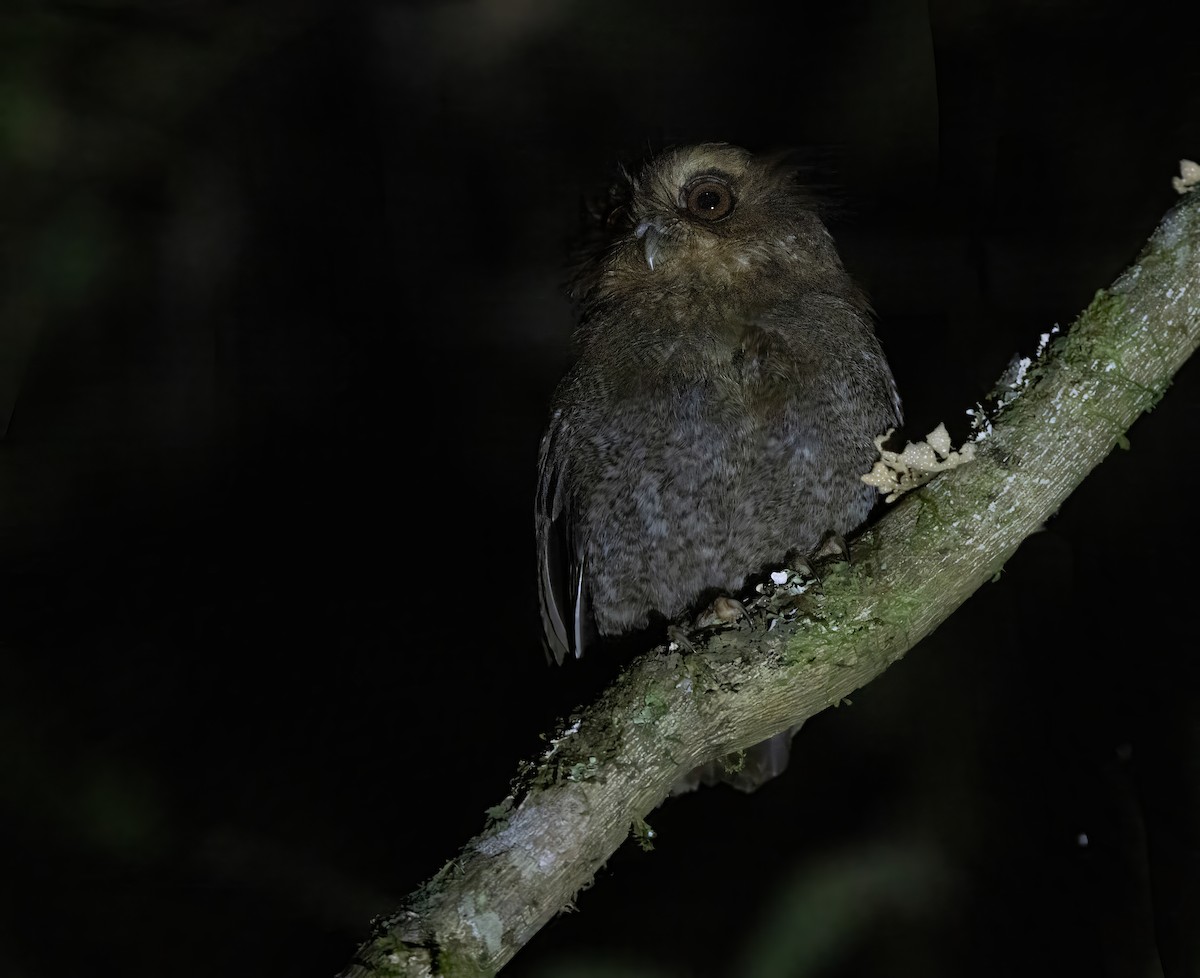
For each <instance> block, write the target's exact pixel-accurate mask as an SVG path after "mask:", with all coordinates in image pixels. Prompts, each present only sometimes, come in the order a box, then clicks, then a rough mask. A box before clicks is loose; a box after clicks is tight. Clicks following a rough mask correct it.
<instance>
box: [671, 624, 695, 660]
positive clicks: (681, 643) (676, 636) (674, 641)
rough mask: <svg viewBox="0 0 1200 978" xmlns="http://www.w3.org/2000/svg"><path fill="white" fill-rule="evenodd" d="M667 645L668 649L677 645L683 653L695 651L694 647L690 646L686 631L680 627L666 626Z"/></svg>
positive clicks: (690, 642) (690, 641)
mask: <svg viewBox="0 0 1200 978" xmlns="http://www.w3.org/2000/svg"><path fill="white" fill-rule="evenodd" d="M667 645H668V647H669V646H672V645H677V646H678V647H679V648H681V649H682V650H683V651H684V652H688V653H691V652H695V651H696V646H694V645H693V644H692V640H691V638H690V637H689V632H688V630H687V629H686V628H684V627H683V626H682V625H668V626H667Z"/></svg>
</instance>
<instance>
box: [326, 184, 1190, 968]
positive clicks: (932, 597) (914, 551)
mask: <svg viewBox="0 0 1200 978" xmlns="http://www.w3.org/2000/svg"><path fill="white" fill-rule="evenodd" d="M1198 342H1200V193H1192V194H1189V195H1188V196H1187V197H1185V198H1184V200H1183V201H1181V203H1180V204H1179V205H1178V206H1177V207H1176V208H1174V209H1173V210H1172V211H1171V212H1170V213H1168V214H1167V216H1166V217H1165V218H1164V220H1163V222H1162V223H1161V224H1160V225H1159V227H1158V229H1157V230H1156V231H1155V233H1154V235H1153V236H1152V237H1151V239H1150V241H1149V243H1148V244H1147V246H1146V248H1145V249H1144V251H1143V253H1142V254H1141V256H1140V257H1139V258H1138V260H1137V262H1136V263H1135V264H1134V265H1133V266H1132V267H1131V268H1129V269H1128V270H1127V271H1126V272H1125V273H1124V274H1123V275H1121V277H1120V278H1119V279H1118V280H1117V281H1116V282H1115V283H1114V284H1113V286H1112V287H1111V288H1110V289H1108V290H1106V291H1102V292H1099V293H1097V295H1096V298H1095V300H1094V301H1093V302H1092V304H1091V306H1090V307H1089V308H1088V309H1087V310H1086V311H1085V312H1084V313H1083V314H1082V315H1081V316H1080V317H1079V319H1078V320H1077V321H1076V322H1075V324H1074V325H1073V326H1072V328H1071V329H1070V331H1069V332H1068V333H1067V334H1065V335H1064V336H1061V337H1058V338H1056V339H1055V340H1054V341H1053V342H1052V343H1049V344H1048V348H1047V349H1046V350H1045V351H1044V353H1043V354H1042V355H1041V356H1040V357H1039V358H1038V359H1037V361H1036V362H1034V363H1032V364H1030V365H1029V367H1028V370H1027V371H1024V374H1023V379H1021V380H1020V381H1019V382H1017V383H1016V384H1015V386H1011V387H1010V388H1009V390H1010V392H1011V399H1010V400H1009V401H1008V403H1005V404H1002V405H1001V406H1000V407H999V408H998V409H997V410H996V412H995V413H994V414H993V415H992V417H991V418H990V420H989V421H988V422H986V423H985V425H984V426H983V427H982V429H981V430H980V431H979V432H977V436H976V442H975V453H976V459H975V461H974V462H972V463H970V464H967V465H963V466H961V467H959V468H956V469H954V470H952V471H949V472H947V473H945V474H943V475H941V476H939V477H938V478H937V479H936V480H934V481H933V482H930V483H929V484H928V485H926V486H924V487H922V488H920V489H918V490H916V491H915V492H911V493H909V494H908V495H907V496H905V497H904V498H903V499H902V500H901V501H900V502H899V503H897V504H896V505H895V506H894V508H892V509H891V510H890V511H889V512H888V513H887V514H886V515H885V516H884V517H883V518H882V519H881V520H879V521H878V522H877V523H876V524H875V525H874V526H873V527H871V528H870V529H868V530H867V531H865V532H864V533H863V534H861V535H860V536H859V537H858V538H857V539H856V540H854V541H853V544H852V550H853V553H854V558H855V563H854V565H853V566H851V567H848V568H843V569H841V570H840V571H838V572H837V573H833V574H831V575H830V576H828V577H827V578H826V580H825V581H824V582H823V584H822V587H821V589H820V593H819V594H811V593H810V594H806V595H804V596H802V597H800V598H799V602H800V604H799V605H798V607H797V608H796V609H794V610H796V611H798V612H800V613H799V614H795V615H793V614H791V613H790V612H785V611H780V609H779V608H778V606H776V608H775V611H776V613H777V615H776V620H774V621H770V622H768V618H770V617H771V616H767V615H756V616H755V623H754V625H753V626H751V625H743V626H742V627H740V628H738V629H732V630H727V631H723V632H718V633H715V634H713V635H712V636H711V637H710V638H709V639H708V641H706V642H704V643H703V644H702V645H701V646H699V647H698V651H697V652H696V653H695V654H689V655H686V656H685V655H680V654H678V653H675V652H670V651H668V650H665V649H661V648H660V649H656V650H655V651H653V652H651V653H649V654H647V655H644V656H642V657H641V658H639V659H637V660H636V661H635V662H634V663H633V664H632V665H630V666H629V667H628V668H627V669H626V670H625V671H624V672H623V673H622V674H621V675H620V677H619V678H618V679H617V680H616V681H615V682H614V683H613V684H612V685H611V686H610V687H609V689H608V690H607V691H606V692H605V693H604V694H603V695H602V696H601V698H600V699H599V700H598V701H597V702H596V703H595V704H594V705H593V706H591V707H590V708H589V709H587V710H586V711H584V712H583V713H581V714H579V715H577V716H575V717H572V722H571V725H570V726H569V727H568V728H567V729H565V730H563V731H560V732H559V733H558V734H557V735H556V736H555V737H554V738H552V739H551V740H550V744H551V746H550V748H549V749H548V750H547V751H546V752H545V754H544V755H543V756H542V758H540V759H539V760H538V762H537V763H536V764H523V765H522V767H521V769H520V771H519V774H518V777H517V779H516V781H515V782H514V795H513V796H510V798H509V799H506V802H505V804H504V805H502V806H498V807H497V809H495V810H493V813H492V814H493V817H492V818H491V819H490V820H489V824H488V825H487V827H486V828H485V829H484V830H483V831H482V832H481V833H480V834H479V835H478V836H476V837H475V838H473V839H471V840H470V841H469V842H468V843H467V844H466V845H465V846H464V847H463V848H462V850H461V851H460V852H459V854H458V856H457V857H456V858H455V859H454V860H452V861H451V862H450V863H448V864H447V865H446V866H445V867H444V868H443V869H442V870H441V871H440V872H439V873H438V874H437V875H436V876H435V877H434V878H433V879H431V880H430V881H429V882H427V883H426V884H424V885H423V886H422V887H421V888H420V890H418V891H417V892H416V893H414V894H412V896H411V897H410V898H409V901H408V902H407V904H406V905H405V906H404V907H403V908H402V909H401V910H399V911H398V912H397V913H396V914H394V915H392V916H391V917H389V918H387V919H386V920H384V921H381V922H380V923H379V924H378V927H377V931H376V935H377V936H375V938H374V939H373V940H371V941H369V942H368V943H366V944H364V945H363V946H362V947H361V948H360V949H359V952H358V955H357V957H356V961H355V963H354V964H353V965H351V966H350V967H349V968H348V969H347V970H346V971H345V972H343V976H344V978H367V976H400V975H404V976H416V975H422V976H424V975H431V976H432V975H442V976H463V975H470V976H477V975H491V974H494V973H495V972H496V971H497V970H498V969H499V968H501V967H502V966H503V965H504V964H505V963H506V962H507V961H508V960H509V959H510V958H511V957H512V956H513V955H514V954H515V953H516V952H517V950H518V949H520V948H521V947H522V946H523V945H524V944H525V943H526V942H527V941H528V940H530V938H532V937H533V935H534V934H536V933H537V931H538V930H539V929H540V928H541V927H542V926H543V925H544V924H545V923H546V922H547V921H549V920H550V919H551V918H552V917H553V916H554V915H555V914H556V913H558V912H559V911H560V910H562V909H563V908H565V907H567V906H569V905H570V903H571V900H572V898H573V897H574V895H575V894H576V893H577V892H578V891H579V889H580V888H581V887H583V886H584V885H586V884H587V883H588V882H589V880H590V879H591V878H592V876H593V874H594V873H595V872H596V871H597V870H598V869H599V868H600V867H601V865H603V863H604V862H605V861H606V860H607V859H608V858H609V856H611V855H612V853H613V852H614V851H615V850H616V849H617V847H618V846H620V845H621V843H622V842H623V841H624V840H625V838H626V836H627V835H628V834H629V833H630V830H631V827H632V829H633V830H634V833H635V835H638V834H640V835H642V836H643V842H646V841H647V840H646V838H645V834H646V833H648V832H649V829H648V827H647V826H646V825H645V822H644V818H645V816H646V815H647V813H648V812H650V811H651V810H652V809H653V808H654V807H655V806H656V805H658V804H659V803H660V802H661V801H662V800H663V798H664V797H666V795H667V793H668V791H669V790H670V788H671V785H672V784H673V783H674V782H675V781H676V780H677V779H678V778H679V777H680V776H681V775H682V774H684V773H685V772H686V771H688V770H690V769H691V768H692V767H694V766H696V765H697V764H700V763H702V762H706V761H710V760H712V759H714V758H717V757H720V756H722V755H725V754H727V753H729V752H732V751H736V750H739V749H742V748H745V747H748V746H750V745H752V744H755V743H757V742H759V741H761V740H763V739H765V738H766V737H768V736H770V735H772V734H775V733H777V732H779V731H782V730H785V729H786V728H788V727H789V726H791V725H792V724H795V723H798V722H800V721H803V720H805V719H807V718H809V717H811V716H814V715H815V714H817V713H819V712H820V711H822V710H824V709H825V708H826V707H827V706H829V705H830V704H833V703H838V702H839V701H840V700H841V699H842V698H843V697H845V696H847V695H848V694H850V693H851V692H853V691H854V690H855V689H857V688H858V687H860V686H862V685H864V684H866V683H868V682H870V681H871V680H872V679H873V678H875V677H876V676H877V675H879V674H880V673H881V672H883V670H884V669H886V668H887V667H888V666H889V665H891V664H892V663H893V662H895V661H896V660H897V659H899V658H901V657H902V656H903V655H904V653H905V652H906V651H907V650H908V649H910V648H911V647H912V646H913V645H915V644H916V643H917V642H918V641H920V639H921V638H923V637H924V636H925V635H928V634H929V633H930V632H931V631H933V630H934V629H935V628H936V627H937V626H938V625H939V624H940V623H941V622H942V621H944V620H945V619H946V618H947V617H948V616H949V615H950V614H951V613H952V612H953V611H954V610H955V609H956V608H957V607H958V606H959V605H960V604H961V603H962V602H963V601H965V600H966V599H967V597H969V596H970V595H971V593H972V592H973V591H975V589H976V588H978V587H979V586H980V585H981V584H983V583H984V582H985V581H987V580H988V579H989V578H991V577H992V576H993V575H994V574H995V573H996V572H997V571H998V570H999V569H1000V568H1001V567H1002V566H1003V564H1004V562H1005V560H1007V559H1008V557H1009V556H1010V555H1011V554H1012V553H1013V552H1014V551H1015V550H1016V549H1017V547H1018V546H1019V545H1020V543H1021V541H1022V540H1023V539H1024V538H1025V537H1026V536H1028V535H1029V534H1030V533H1032V532H1034V531H1035V530H1037V529H1038V528H1039V527H1040V526H1041V524H1042V523H1043V522H1044V521H1045V520H1046V519H1047V518H1048V517H1049V516H1050V515H1051V514H1053V513H1054V512H1055V510H1057V509H1058V507H1059V506H1060V505H1061V504H1062V502H1063V500H1065V499H1066V498H1067V496H1068V495H1069V494H1070V493H1071V491H1072V490H1073V489H1074V488H1075V487H1076V486H1077V485H1078V484H1079V483H1080V482H1081V481H1082V480H1083V479H1084V477H1085V476H1086V475H1087V474H1088V472H1090V471H1091V470H1092V469H1093V468H1094V467H1095V466H1096V465H1098V464H1099V463H1100V462H1101V461H1102V460H1103V459H1104V458H1105V456H1106V455H1108V453H1109V452H1110V451H1111V450H1112V448H1113V446H1114V445H1117V444H1119V443H1121V442H1123V440H1124V432H1125V431H1126V429H1127V428H1128V427H1129V426H1130V425H1131V424H1132V423H1133V422H1134V421H1135V420H1136V419H1137V417H1138V416H1139V415H1140V414H1142V412H1144V411H1147V410H1149V409H1150V408H1152V407H1153V406H1154V405H1155V403H1156V402H1157V401H1158V399H1159V397H1160V396H1161V395H1162V393H1163V392H1164V391H1165V390H1166V388H1167V386H1168V385H1169V383H1170V378H1171V377H1172V375H1173V374H1174V373H1175V371H1176V370H1178V368H1179V367H1180V366H1181V365H1182V364H1183V363H1184V362H1185V361H1186V360H1187V358H1188V357H1189V356H1190V355H1191V353H1192V351H1193V350H1194V349H1195V348H1196V346H1197V343H1198ZM789 619H790V620H789ZM768 626H770V627H768Z"/></svg>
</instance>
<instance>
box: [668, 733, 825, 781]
mask: <svg viewBox="0 0 1200 978" xmlns="http://www.w3.org/2000/svg"><path fill="white" fill-rule="evenodd" d="M801 726H802V724H799V723H797V724H796V725H795V726H792V727H789V728H788V729H787V730H785V731H783V733H778V734H776V735H775V736H774V737H768V738H767V739H766V740H764V741H762V742H761V743H758V744H755V745H754V746H753V747H748V748H747V749H746V750H745V751H739V752H738V753H736V754H728V755H726V756H725V757H718V758H717V759H716V760H714V761H709V762H708V763H707V764H701V765H700V766H699V767H695V768H692V770H691V771H689V772H688V773H687V774H686V775H684V776H683V777H682V778H680V779H679V780H678V781H676V782H675V785H674V787H672V788H671V795H672V796H675V795H682V794H686V793H687V792H689V791H695V790H696V789H697V788H699V787H700V786H701V785H710V786H711V785H715V784H727V785H730V786H731V787H734V788H737V789H738V791H745V792H747V793H749V792H751V791H755V790H757V789H758V788H760V787H762V786H763V785H764V784H766V783H767V782H768V781H770V780H771V779H772V778H776V777H778V776H779V775H781V774H782V773H783V772H784V771H785V770H786V769H787V766H788V760H789V759H790V758H791V756H792V738H793V737H795V736H796V734H797V733H798V732H799V730H800V727H801Z"/></svg>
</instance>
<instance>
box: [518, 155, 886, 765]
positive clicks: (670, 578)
mask: <svg viewBox="0 0 1200 978" xmlns="http://www.w3.org/2000/svg"><path fill="white" fill-rule="evenodd" d="M572 295H573V297H574V298H575V299H576V300H577V301H578V302H579V305H580V311H581V317H580V321H579V327H578V332H577V337H578V341H579V344H580V347H581V355H580V357H579V360H578V361H577V362H576V364H575V365H574V367H573V368H572V369H571V371H570V372H569V373H568V374H567V376H566V377H565V378H564V379H563V381H562V383H561V384H560V385H559V388H558V391H557V393H556V394H555V398H554V404H553V411H552V416H551V420H550V424H549V428H548V430H547V432H546V434H545V437H544V439H543V441H542V446H541V452H540V457H539V483H538V494H537V506H536V516H537V520H536V522H537V549H538V561H539V593H540V598H541V608H542V618H543V624H544V627H545V641H546V645H547V648H548V650H549V652H550V653H551V654H552V655H553V656H554V658H555V659H556V660H557V661H558V662H560V663H561V662H562V661H563V659H564V658H566V657H567V656H569V655H575V656H579V655H582V654H583V652H584V650H585V648H589V647H590V646H591V645H593V644H597V643H602V642H607V641H610V640H612V639H614V638H616V637H618V636H623V635H628V634H629V633H634V632H639V631H641V630H645V629H648V628H653V629H659V630H661V629H662V627H663V626H664V625H666V624H669V623H672V622H675V621H677V620H678V619H680V617H681V616H683V615H685V614H687V613H688V612H692V611H694V610H696V608H697V607H698V606H700V605H702V604H704V603H706V602H708V601H710V600H712V598H713V597H715V596H717V595H720V594H736V593H737V592H739V591H741V590H742V589H743V588H744V587H745V586H746V584H747V582H748V580H749V579H750V578H752V577H753V576H755V575H758V574H763V573H765V572H766V571H769V570H771V569H775V568H778V567H780V566H781V564H782V562H783V561H784V557H785V555H787V554H788V553H789V552H793V551H800V552H803V553H806V552H809V551H811V550H812V549H813V548H814V547H815V546H816V545H817V544H818V542H819V541H820V540H821V538H822V537H823V535H825V534H826V533H828V532H830V531H832V532H835V533H838V534H845V533H848V532H849V531H850V530H852V529H854V528H855V527H856V526H857V525H858V524H859V523H861V522H862V521H863V519H864V518H865V517H866V516H867V514H868V512H869V511H870V509H871V507H872V505H873V503H874V499H875V490H874V489H872V488H871V487H870V486H868V485H866V484H864V483H863V481H862V479H861V476H862V475H863V474H864V473H866V472H867V471H869V470H870V468H871V464H872V463H873V462H874V460H875V458H876V455H877V453H876V450H875V446H874V443H873V439H874V437H875V436H876V435H878V434H881V433H883V432H884V431H886V430H887V429H888V428H891V427H895V426H897V425H898V424H899V422H900V401H899V398H898V396H897V393H896V387H895V383H894V381H893V379H892V374H891V370H890V369H889V367H888V364H887V360H886V359H885V357H884V354H883V350H882V349H881V348H880V345H879V342H878V341H877V340H876V338H875V333H874V330H873V328H872V323H871V316H870V309H869V307H868V304H867V301H866V298H865V297H864V296H863V294H862V293H861V292H860V291H859V290H858V288H857V287H856V286H855V285H854V284H853V282H851V280H850V277H849V276H848V275H847V273H846V271H845V269H844V268H843V267H842V263H841V260H840V258H839V257H838V254H837V251H836V249H835V247H834V243H833V239H832V237H831V236H830V234H829V232H828V231H827V230H826V228H825V226H824V225H823V224H822V223H821V220H820V218H819V217H818V216H817V213H816V212H815V210H814V208H813V204H812V201H811V199H809V198H808V197H806V195H805V193H804V192H803V190H802V189H801V187H800V186H799V185H798V183H797V181H796V177H795V172H794V170H793V169H791V168H789V167H788V166H787V165H786V164H785V163H784V161H783V159H782V158H779V157H756V156H753V155H751V154H750V153H748V152H746V151H745V150H743V149H740V148H738V147H735V146H730V145H726V144H723V143H704V144H700V145H697V146H689V147H684V148H679V149H674V150H670V151H667V152H665V153H662V154H661V155H659V156H657V157H655V158H653V159H651V160H650V161H649V162H648V163H646V164H645V165H644V166H643V167H642V168H641V170H640V171H638V172H636V173H628V174H626V175H625V177H624V179H623V180H622V181H621V182H620V183H618V185H617V186H616V187H614V188H613V190H612V191H610V195H609V201H608V206H607V208H606V213H605V214H603V215H602V219H601V220H600V221H598V222H597V227H596V228H595V230H594V240H593V241H592V244H591V246H590V248H589V249H588V253H587V254H586V255H585V256H584V258H583V260H582V261H581V263H580V265H579V267H578V270H577V272H576V275H575V278H574V281H573V283H572ZM647 637H648V638H649V637H650V636H647ZM657 637H658V638H659V640H661V638H662V637H663V633H662V632H661V631H660V634H659V635H658V636H657ZM648 644H649V642H647V645H648ZM789 740H790V738H789ZM782 746H783V747H784V748H785V749H784V754H783V757H784V761H783V763H786V743H784V744H783V745H782ZM771 773H777V772H771ZM766 776H771V775H770V773H769V774H767V775H766ZM730 780H732V779H730ZM739 786H741V787H747V788H751V787H753V786H754V785H753V784H751V785H746V784H741V785H739Z"/></svg>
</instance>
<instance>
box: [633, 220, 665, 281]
mask: <svg viewBox="0 0 1200 978" xmlns="http://www.w3.org/2000/svg"><path fill="white" fill-rule="evenodd" d="M633 233H634V236H635V237H637V238H639V239H641V242H642V248H643V250H644V251H645V253H646V264H647V265H649V266H650V271H654V259H655V258H657V257H658V243H659V240H660V239H661V238H662V229H661V228H659V226H658V225H657V224H655V223H654V222H653V221H642V223H641V224H639V225H638V226H637V227H636V228H634V231H633Z"/></svg>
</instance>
